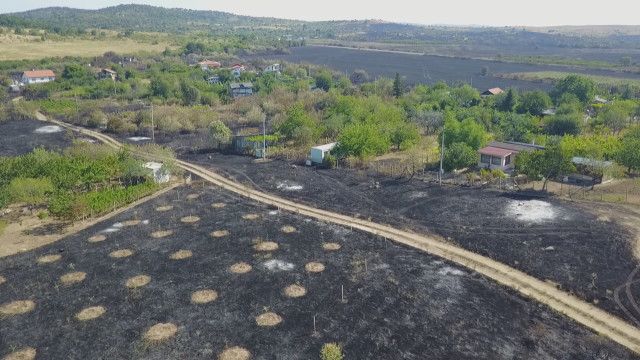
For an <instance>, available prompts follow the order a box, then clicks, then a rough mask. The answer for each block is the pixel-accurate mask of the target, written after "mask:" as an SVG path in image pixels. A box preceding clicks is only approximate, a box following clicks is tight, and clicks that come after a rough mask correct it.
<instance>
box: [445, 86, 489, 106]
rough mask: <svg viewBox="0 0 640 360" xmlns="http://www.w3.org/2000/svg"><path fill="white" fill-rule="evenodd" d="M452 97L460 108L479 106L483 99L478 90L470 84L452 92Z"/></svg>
mask: <svg viewBox="0 0 640 360" xmlns="http://www.w3.org/2000/svg"><path fill="white" fill-rule="evenodd" d="M451 97H453V99H454V100H455V101H456V102H457V103H458V106H462V107H471V106H475V105H478V104H479V103H480V100H482V98H481V97H480V93H479V92H478V90H476V89H474V88H472V87H471V86H469V85H468V84H464V85H462V86H460V87H457V88H454V89H452V90H451Z"/></svg>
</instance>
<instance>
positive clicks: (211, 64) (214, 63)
mask: <svg viewBox="0 0 640 360" xmlns="http://www.w3.org/2000/svg"><path fill="white" fill-rule="evenodd" d="M198 65H207V66H220V63H219V62H217V61H211V60H207V61H202V62H199V63H198Z"/></svg>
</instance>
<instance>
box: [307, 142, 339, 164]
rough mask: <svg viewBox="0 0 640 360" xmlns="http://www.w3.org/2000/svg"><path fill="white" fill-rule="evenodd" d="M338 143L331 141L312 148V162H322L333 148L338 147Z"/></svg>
mask: <svg viewBox="0 0 640 360" xmlns="http://www.w3.org/2000/svg"><path fill="white" fill-rule="evenodd" d="M337 144H338V143H337V142H334V143H330V144H325V145H320V146H315V147H312V148H311V162H312V163H317V164H321V163H322V160H323V159H324V157H325V155H327V154H329V153H330V152H331V150H333V148H335V147H336V145H337Z"/></svg>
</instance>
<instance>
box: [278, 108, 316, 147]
mask: <svg viewBox="0 0 640 360" xmlns="http://www.w3.org/2000/svg"><path fill="white" fill-rule="evenodd" d="M303 127H306V128H308V129H310V130H311V134H312V136H313V139H315V138H316V137H317V136H318V135H319V131H320V129H319V128H318V126H317V124H316V123H315V121H314V120H313V119H312V118H311V117H310V116H309V115H307V112H306V111H305V110H304V105H303V104H302V102H298V103H296V104H294V105H293V106H291V107H290V108H289V109H288V110H287V117H286V118H285V119H284V120H283V121H281V122H279V123H277V124H276V125H275V130H276V131H277V132H279V133H281V134H282V135H284V137H285V138H287V139H289V140H294V141H296V139H294V138H296V137H297V140H301V139H302V136H303V135H304V136H305V137H306V136H307V135H308V132H307V131H305V132H302V130H298V132H297V133H296V134H294V132H295V131H296V129H298V128H303ZM294 135H295V136H294Z"/></svg>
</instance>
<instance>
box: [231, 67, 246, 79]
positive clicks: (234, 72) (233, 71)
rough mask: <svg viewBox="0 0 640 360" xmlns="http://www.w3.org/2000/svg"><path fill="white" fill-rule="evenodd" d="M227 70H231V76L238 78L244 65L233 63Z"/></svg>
mask: <svg viewBox="0 0 640 360" xmlns="http://www.w3.org/2000/svg"><path fill="white" fill-rule="evenodd" d="M229 70H230V71H231V75H233V77H235V78H239V77H240V75H241V74H242V72H243V71H244V66H243V65H240V64H233V65H231V67H230V68H229Z"/></svg>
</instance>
